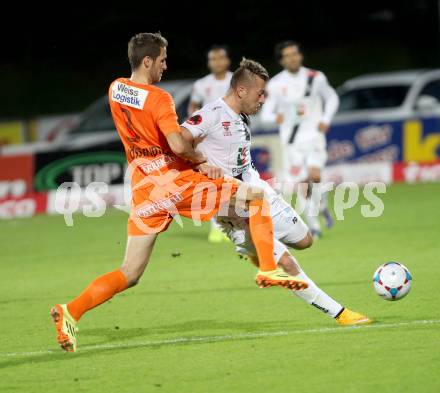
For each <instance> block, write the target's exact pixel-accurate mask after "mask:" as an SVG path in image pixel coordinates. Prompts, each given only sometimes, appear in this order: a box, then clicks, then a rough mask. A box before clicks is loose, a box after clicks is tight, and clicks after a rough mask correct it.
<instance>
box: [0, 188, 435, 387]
mask: <svg viewBox="0 0 440 393" xmlns="http://www.w3.org/2000/svg"><path fill="white" fill-rule="evenodd" d="M383 199H384V203H385V212H384V214H383V216H381V217H380V218H369V219H366V218H363V217H362V216H361V213H360V206H359V204H358V205H356V207H354V208H352V209H351V210H349V211H347V212H346V219H345V221H343V222H338V223H337V225H336V226H335V228H334V229H333V230H331V231H328V232H326V233H325V237H324V238H323V239H322V240H320V241H319V242H317V243H316V244H315V245H314V246H313V247H312V248H311V249H309V250H305V251H300V252H296V253H295V255H296V256H297V258H298V260H299V261H300V263H301V264H302V267H303V268H304V270H305V271H306V272H307V273H308V275H309V276H310V277H311V278H313V279H314V280H315V281H316V282H317V283H318V285H320V286H321V287H322V288H323V289H324V290H326V291H327V292H328V293H329V294H331V295H332V296H333V297H335V298H336V299H338V300H339V301H340V302H342V303H343V304H345V305H346V306H348V307H350V308H352V309H354V310H359V311H361V312H364V313H366V314H367V315H369V316H371V317H372V318H374V319H375V320H376V321H377V322H376V323H375V324H374V325H371V327H361V328H343V327H339V326H337V325H336V323H335V321H333V320H332V319H331V318H329V317H327V316H326V315H324V314H322V313H321V312H320V311H319V310H316V309H315V308H313V307H311V306H309V305H307V304H305V303H303V302H302V301H301V300H300V299H297V298H296V297H294V296H293V295H292V294H291V293H289V292H288V291H287V290H283V289H280V288H268V289H258V288H257V287H256V285H255V284H254V283H253V277H254V274H255V270H254V268H253V267H252V266H251V265H250V264H249V263H248V262H245V261H241V260H239V258H238V257H237V256H236V255H235V253H234V250H233V247H232V246H231V245H228V244H224V245H223V244H222V245H210V244H208V243H207V241H206V236H207V230H208V226H207V225H204V226H202V228H198V227H195V226H194V225H193V224H192V223H191V222H188V221H186V222H185V225H184V228H183V229H181V228H179V227H178V226H177V225H175V224H174V225H173V226H172V227H171V228H170V230H169V231H168V232H166V233H165V234H163V235H161V236H160V237H159V239H158V242H157V243H156V248H155V251H154V253H153V256H152V259H151V261H150V264H149V266H148V267H147V270H146V273H145V275H144V277H143V279H142V280H141V282H140V284H139V285H138V286H137V287H135V288H132V289H130V290H128V291H126V292H125V293H122V294H120V295H118V296H116V297H115V298H113V299H112V300H111V301H110V302H109V303H107V304H105V305H103V306H101V307H98V308H97V309H95V310H92V311H91V312H89V313H88V314H86V315H85V316H84V317H83V319H82V320H81V323H80V332H79V350H78V352H77V353H75V354H71V353H63V352H62V351H61V350H60V349H59V348H58V346H57V344H56V342H55V329H54V327H53V326H52V323H51V322H50V318H49V309H50V307H51V306H52V305H53V304H54V303H56V302H66V301H68V300H69V299H71V298H72V297H74V296H75V295H77V294H78V293H79V292H80V291H81V290H82V289H83V288H84V287H85V286H86V285H87V284H88V283H89V282H90V281H91V280H92V279H93V278H95V277H96V276H97V275H100V274H102V273H105V272H107V271H110V270H113V269H115V268H116V267H117V266H118V265H119V264H120V262H121V260H122V258H123V254H124V247H125V230H126V217H127V216H126V215H125V214H124V213H122V212H119V211H117V210H112V211H109V212H108V213H107V214H106V215H104V216H103V217H101V218H85V217H82V216H79V215H78V216H74V226H73V227H70V228H69V227H67V226H66V225H65V224H64V220H63V218H62V217H61V216H52V217H48V216H38V217H34V218H31V219H19V220H10V221H2V222H0V246H1V247H0V250H1V251H0V263H1V265H0V267H1V275H0V321H1V322H0V327H1V328H0V332H1V334H0V392H2V393H3V392H20V393H31V392H44V393H49V392H63V393H68V392H75V393H78V392H105V393H113V392H117V393H123V392H129V393H137V392H173V393H177V392H178V393H184V392H191V393H193V392H202V393H204V392H210V393H215V392H228V393H231V392H232V393H235V392H252V393H258V392H294V391H304V392H308V393H312V392H356V393H359V392H381V393H387V392H393V393H394V392H423V393H427V392H439V391H440V371H439V370H440V301H439V284H440V252H439V249H440V248H439V244H440V224H439V222H440V185H439V184H425V185H394V186H391V187H389V188H388V191H387V193H386V194H385V195H384V196H383ZM172 253H180V254H181V255H180V256H178V257H173V256H171V254H172ZM389 260H396V261H400V262H402V263H404V264H405V265H406V266H407V267H408V268H409V269H410V271H411V273H412V275H413V277H414V281H413V287H412V290H411V292H410V293H409V295H408V296H407V297H406V298H404V299H403V300H401V301H398V302H386V301H384V300H382V299H380V298H379V297H378V296H377V295H376V293H375V292H374V290H373V286H372V274H373V272H374V270H375V269H376V267H377V266H378V265H379V264H381V263H384V262H386V261H389Z"/></svg>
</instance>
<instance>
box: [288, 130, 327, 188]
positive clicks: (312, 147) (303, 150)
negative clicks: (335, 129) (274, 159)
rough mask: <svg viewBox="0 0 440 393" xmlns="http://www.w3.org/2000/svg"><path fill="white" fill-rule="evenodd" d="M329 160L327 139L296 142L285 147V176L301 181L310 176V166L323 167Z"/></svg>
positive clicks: (289, 179)
mask: <svg viewBox="0 0 440 393" xmlns="http://www.w3.org/2000/svg"><path fill="white" fill-rule="evenodd" d="M326 162H327V149H326V144H325V140H322V139H321V138H319V139H316V140H311V141H309V142H307V143H294V144H292V145H287V146H284V147H283V178H284V180H285V181H294V182H300V181H303V180H305V179H306V178H307V177H308V168H310V167H314V168H319V169H323V168H324V167H325V164H326Z"/></svg>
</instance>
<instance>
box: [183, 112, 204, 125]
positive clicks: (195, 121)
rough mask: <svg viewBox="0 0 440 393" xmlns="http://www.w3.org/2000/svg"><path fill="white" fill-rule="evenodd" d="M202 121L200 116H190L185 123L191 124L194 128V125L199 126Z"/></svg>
mask: <svg viewBox="0 0 440 393" xmlns="http://www.w3.org/2000/svg"><path fill="white" fill-rule="evenodd" d="M202 120H203V119H202V116H200V115H194V116H191V117H190V118H189V119H188V120H187V121H186V122H187V123H188V124H191V125H192V126H196V125H198V124H200V123H201V122H202Z"/></svg>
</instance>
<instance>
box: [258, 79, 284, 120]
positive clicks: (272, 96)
mask: <svg viewBox="0 0 440 393" xmlns="http://www.w3.org/2000/svg"><path fill="white" fill-rule="evenodd" d="M277 107H278V102H277V97H276V91H275V87H274V85H273V83H270V82H269V84H268V86H267V98H266V101H265V102H264V105H263V109H262V111H261V120H262V121H263V122H264V123H277V124H281V123H282V122H283V121H284V118H283V115H282V114H281V113H278V111H277Z"/></svg>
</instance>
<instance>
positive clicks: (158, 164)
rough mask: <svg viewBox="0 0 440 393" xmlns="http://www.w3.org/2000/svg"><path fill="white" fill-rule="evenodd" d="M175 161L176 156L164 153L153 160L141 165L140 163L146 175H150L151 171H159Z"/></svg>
mask: <svg viewBox="0 0 440 393" xmlns="http://www.w3.org/2000/svg"><path fill="white" fill-rule="evenodd" d="M175 161H176V158H175V157H173V156H169V155H167V154H164V155H162V156H160V157H157V158H155V159H153V160H151V161H148V162H146V163H142V164H141V165H139V167H140V168H141V169H142V172H144V173H145V174H146V175H149V174H150V173H151V172H154V171H158V170H160V169H161V168H164V167H166V166H167V165H168V164H171V163H173V162H175Z"/></svg>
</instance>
